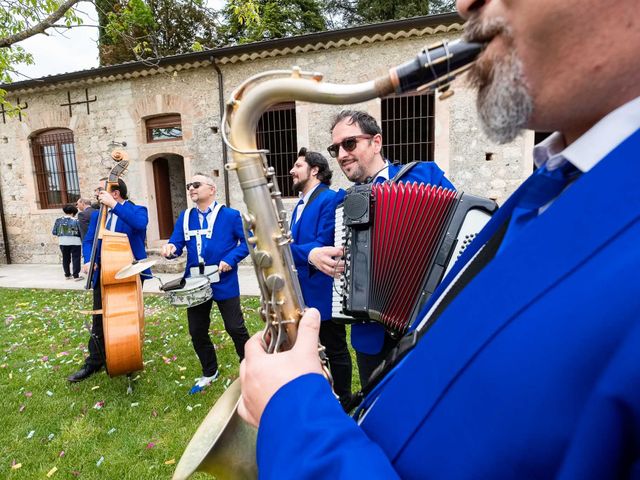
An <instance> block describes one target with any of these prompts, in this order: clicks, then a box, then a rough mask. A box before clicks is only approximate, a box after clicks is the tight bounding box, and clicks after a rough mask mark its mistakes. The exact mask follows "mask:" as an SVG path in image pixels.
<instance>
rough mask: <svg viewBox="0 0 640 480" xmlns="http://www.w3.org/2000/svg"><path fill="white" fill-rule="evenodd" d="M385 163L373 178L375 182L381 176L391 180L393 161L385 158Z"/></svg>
mask: <svg viewBox="0 0 640 480" xmlns="http://www.w3.org/2000/svg"><path fill="white" fill-rule="evenodd" d="M384 163H385V166H384V168H383V169H382V170H380V171H379V172H378V173H376V176H375V177H374V178H373V182H374V183H375V181H376V180H378V179H379V178H382V179H383V180H389V166H390V165H391V162H389V160H385V161H384Z"/></svg>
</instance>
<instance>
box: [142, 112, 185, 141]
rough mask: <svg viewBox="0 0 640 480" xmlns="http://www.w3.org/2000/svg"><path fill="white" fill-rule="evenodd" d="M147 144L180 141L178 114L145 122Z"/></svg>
mask: <svg viewBox="0 0 640 480" xmlns="http://www.w3.org/2000/svg"><path fill="white" fill-rule="evenodd" d="M145 127H146V130H147V142H149V143H151V142H166V141H171V140H182V119H181V118H180V114H179V113H172V114H170V115H162V116H160V117H153V118H148V119H146V120H145Z"/></svg>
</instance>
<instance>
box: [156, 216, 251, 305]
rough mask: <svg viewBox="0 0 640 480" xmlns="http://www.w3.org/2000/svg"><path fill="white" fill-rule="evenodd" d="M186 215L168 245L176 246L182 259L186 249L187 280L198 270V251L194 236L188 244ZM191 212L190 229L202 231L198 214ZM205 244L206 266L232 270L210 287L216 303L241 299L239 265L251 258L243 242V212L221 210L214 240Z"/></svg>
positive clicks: (212, 237)
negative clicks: (223, 263) (227, 265)
mask: <svg viewBox="0 0 640 480" xmlns="http://www.w3.org/2000/svg"><path fill="white" fill-rule="evenodd" d="M185 212H186V210H185V211H183V212H182V213H181V214H180V216H179V217H178V220H177V222H176V225H175V227H174V229H173V234H171V238H170V239H169V243H172V244H174V245H175V246H176V255H178V256H180V255H182V251H183V250H184V247H185V246H186V247H187V267H186V271H185V274H184V276H185V277H188V276H190V274H191V272H190V269H191V267H196V266H198V250H197V247H196V237H195V236H191V237H190V238H189V240H188V241H186V242H185V239H184V231H183V222H184V214H185ZM190 212H191V213H190V214H189V228H190V229H192V230H198V229H199V228H200V219H199V218H198V211H197V209H195V208H193V209H191V211H190ZM202 242H203V247H202V249H203V252H202V258H203V259H204V262H205V264H206V265H219V264H220V262H221V261H225V262H226V263H228V264H229V265H230V266H231V270H230V271H228V272H220V281H219V282H216V283H212V284H211V290H212V291H213V299H214V300H216V301H220V300H227V299H229V298H234V297H237V296H238V295H240V286H239V285H238V263H239V262H240V260H242V259H243V258H244V257H246V256H247V255H248V254H249V249H248V248H247V242H246V241H245V239H244V231H243V229H242V219H241V218H240V212H238V211H237V210H234V209H233V208H229V207H222V208H221V209H220V211H219V212H218V216H217V217H216V221H215V223H214V224H213V233H212V235H211V239H209V240H207V239H206V238H203V239H202Z"/></svg>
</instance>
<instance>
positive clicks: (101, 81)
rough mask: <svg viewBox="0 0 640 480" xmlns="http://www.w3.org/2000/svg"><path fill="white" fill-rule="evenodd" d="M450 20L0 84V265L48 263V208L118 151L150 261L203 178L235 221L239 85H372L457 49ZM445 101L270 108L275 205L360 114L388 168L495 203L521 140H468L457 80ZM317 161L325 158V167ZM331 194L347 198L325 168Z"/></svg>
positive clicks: (467, 113) (88, 180)
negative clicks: (303, 152)
mask: <svg viewBox="0 0 640 480" xmlns="http://www.w3.org/2000/svg"><path fill="white" fill-rule="evenodd" d="M461 31H462V24H461V20H460V18H459V17H457V16H456V15H454V14H447V15H436V16H426V17H417V18H413V19H408V20H402V21H394V22H385V23H381V24H376V25H367V26H364V27H356V28H350V29H344V30H339V31H333V32H323V33H319V34H311V35H304V36H299V37H294V38H288V39H281V40H274V41H268V42H259V43H253V44H247V45H242V46H235V47H228V48H222V49H217V50H211V51H206V52H197V53H191V54H185V55H177V56H174V57H167V58H163V59H160V60H158V61H155V62H151V61H145V62H133V63H127V64H123V65H116V66H110V67H101V68H96V69H91V70H86V71H81V72H73V73H69V74H62V75H55V76H49V77H44V78H42V79H37V80H29V81H25V82H18V83H14V84H9V85H4V86H2V88H5V89H6V90H7V91H8V94H7V99H8V100H9V101H10V102H11V103H12V104H13V105H17V106H19V107H21V110H20V112H19V114H17V112H13V114H10V112H7V111H5V110H4V109H2V111H1V112H0V113H2V117H1V119H0V120H1V121H0V152H1V155H0V171H1V174H0V194H1V197H2V208H1V209H0V214H1V216H2V220H3V225H4V226H5V230H4V231H3V235H2V237H0V239H6V240H2V242H1V245H0V261H6V260H7V253H8V254H9V256H10V260H11V262H12V263H57V262H58V261H59V249H58V246H57V242H56V241H55V238H54V237H53V236H52V235H51V226H52V225H53V222H54V220H55V218H56V217H58V216H60V215H61V206H62V205H63V204H64V203H67V202H71V203H73V202H75V200H76V199H77V198H78V196H82V197H92V196H93V190H94V188H95V187H96V186H97V185H98V180H99V179H100V178H102V177H104V176H105V175H106V174H107V173H108V172H109V170H110V168H111V167H112V166H113V160H112V159H111V153H112V151H113V150H116V149H119V150H123V151H125V152H126V153H127V155H128V156H129V159H130V165H129V168H128V171H127V172H126V174H125V176H124V177H123V178H124V180H125V181H126V182H127V185H128V187H129V191H130V198H131V199H132V200H133V201H134V202H135V203H137V204H142V205H146V206H147V207H148V209H149V219H150V222H149V229H148V234H147V243H148V247H149V248H153V247H158V246H159V245H161V244H162V243H163V242H164V241H166V239H168V237H169V235H170V233H171V231H172V229H173V223H174V221H175V219H176V218H177V215H178V213H179V212H180V210H182V209H184V208H186V207H187V206H189V205H188V197H187V192H186V190H185V188H184V184H185V180H186V179H188V178H189V177H190V176H191V175H193V174H194V173H196V172H203V173H206V174H209V175H212V176H213V177H214V179H215V180H216V183H217V187H218V199H219V201H221V202H224V203H226V204H227V205H229V206H231V207H233V208H237V209H239V210H241V211H246V208H245V206H244V204H243V200H242V192H241V190H240V187H239V185H238V182H237V178H236V177H235V173H234V172H233V171H231V172H227V170H226V169H225V167H224V166H225V164H226V163H228V162H231V161H232V156H231V151H230V150H229V149H228V148H227V147H226V146H225V145H224V142H223V138H222V128H223V125H222V113H223V110H224V102H225V101H226V99H228V98H229V96H230V94H231V92H232V91H233V90H234V89H235V88H236V87H237V86H239V85H240V84H241V83H242V82H243V81H245V80H246V79H247V78H249V77H251V76H253V75H257V74H262V73H264V72H266V71H270V70H290V69H291V67H292V66H298V67H300V69H302V70H303V71H313V72H321V73H322V75H323V80H322V81H323V82H328V83H332V84H354V83H360V82H366V81H369V80H372V79H375V78H377V77H380V76H382V75H384V74H385V73H386V72H387V71H388V69H389V68H390V67H392V66H396V65H399V64H401V63H404V62H406V61H408V60H411V59H412V58H413V57H414V56H415V54H416V53H417V52H418V51H420V50H421V49H422V48H423V47H424V46H426V45H431V44H434V43H436V42H439V41H442V40H453V39H456V38H458V37H459V36H460V34H461ZM453 90H454V91H455V95H453V96H452V97H450V98H448V99H447V100H443V101H440V100H438V99H437V95H433V94H430V93H421V94H410V95H402V96H390V97H387V98H384V99H373V100H370V101H368V102H365V103H362V104H356V105H323V104H318V103H312V102H307V101H305V102H301V101H293V99H278V103H277V104H276V105H274V106H273V107H271V108H270V109H269V110H268V111H267V112H265V114H264V115H262V119H261V121H260V123H259V124H258V125H257V134H256V135H257V142H258V146H259V147H261V148H267V149H269V150H270V154H269V155H268V161H269V163H270V164H271V165H272V166H274V168H275V169H276V173H277V175H278V177H279V182H280V183H281V188H282V191H283V196H284V197H285V204H286V205H287V206H289V207H290V208H291V207H292V206H293V205H294V204H295V201H296V199H295V198H293V194H292V192H291V187H290V184H289V183H288V182H289V179H288V171H289V169H290V168H291V166H292V164H293V162H294V161H295V157H296V152H297V150H298V149H299V148H300V147H303V146H305V147H308V148H310V149H312V150H317V151H320V152H323V153H325V154H326V147H327V146H328V145H329V144H330V143H331V136H330V132H329V127H330V124H331V119H332V116H333V115H335V114H336V113H337V112H338V111H340V110H341V109H342V108H357V109H364V110H366V111H368V112H370V113H371V114H372V115H373V116H374V117H376V118H378V119H379V120H380V122H381V124H382V126H383V136H384V138H383V144H384V145H385V150H384V153H385V154H386V155H387V156H388V157H389V158H390V159H391V160H400V161H411V160H418V159H419V160H435V161H436V162H437V163H438V164H439V165H440V166H441V168H443V169H444V170H445V172H446V173H447V175H448V177H449V178H450V179H451V180H452V181H453V182H454V184H455V185H456V186H457V187H458V188H459V189H460V190H464V191H467V192H470V193H473V194H476V195H482V196H487V197H491V198H494V199H496V200H497V201H498V202H501V201H502V200H504V199H505V198H506V197H507V196H508V195H509V194H510V193H511V192H512V191H513V190H514V189H515V187H516V186H517V185H518V184H519V183H520V182H521V181H522V180H523V178H525V177H526V176H527V175H528V174H529V173H530V172H531V169H532V163H531V160H530V157H531V155H530V153H531V148H532V146H533V140H534V133H533V132H527V133H526V134H525V135H523V136H521V137H520V138H518V139H517V140H516V141H515V142H513V143H511V144H508V145H503V146H499V145H496V144H493V143H491V142H490V141H489V140H488V139H487V138H486V137H485V136H484V135H483V134H482V132H481V130H480V127H479V122H478V120H477V116H476V113H475V105H474V101H475V100H474V97H475V96H474V93H473V92H472V91H470V90H469V89H467V88H466V87H465V85H464V82H463V81H462V80H460V79H458V80H455V81H454V82H453ZM326 156H327V157H328V154H327V155H326ZM330 162H331V165H332V167H333V169H334V172H335V173H334V180H335V181H334V185H335V186H336V187H347V186H348V185H349V183H348V181H347V180H346V178H344V176H343V175H342V174H341V172H340V170H339V167H338V165H337V164H336V163H335V160H334V159H330Z"/></svg>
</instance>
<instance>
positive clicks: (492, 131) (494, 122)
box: [466, 19, 533, 143]
mask: <svg viewBox="0 0 640 480" xmlns="http://www.w3.org/2000/svg"><path fill="white" fill-rule="evenodd" d="M496 34H501V35H502V36H503V37H505V38H506V39H507V40H509V45H511V46H512V45H513V41H512V40H511V38H512V37H511V32H510V29H509V27H508V26H506V24H505V23H504V22H503V21H502V20H501V19H494V20H493V21H489V22H485V23H481V22H479V21H473V20H470V21H469V23H468V25H467V26H466V38H467V39H470V40H476V39H478V40H480V41H482V40H483V39H484V38H491V37H492V36H493V35H496ZM468 80H469V82H470V83H471V85H472V86H474V87H476V88H477V89H478V98H477V102H476V105H477V109H478V115H479V116H480V122H481V125H482V129H483V131H484V132H485V134H486V135H487V136H488V137H489V138H490V139H491V140H493V141H495V142H497V143H508V142H511V141H513V140H514V139H515V138H516V137H517V136H518V135H519V134H520V132H521V131H522V130H523V129H524V128H526V127H527V125H528V123H529V120H530V118H531V114H532V113H533V100H532V98H531V95H530V94H529V91H528V89H527V85H526V82H525V79H524V74H523V69H522V62H521V61H520V59H519V58H518V57H517V55H516V52H515V49H513V47H512V48H511V50H510V52H509V53H508V54H506V55H505V56H504V57H502V58H500V59H497V60H496V59H494V60H493V63H491V64H489V65H487V64H486V63H485V64H483V65H478V66H474V67H473V68H472V69H471V70H470V71H469V76H468Z"/></svg>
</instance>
